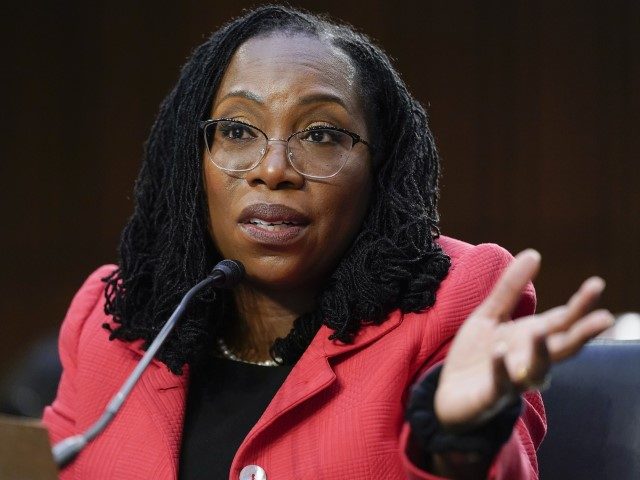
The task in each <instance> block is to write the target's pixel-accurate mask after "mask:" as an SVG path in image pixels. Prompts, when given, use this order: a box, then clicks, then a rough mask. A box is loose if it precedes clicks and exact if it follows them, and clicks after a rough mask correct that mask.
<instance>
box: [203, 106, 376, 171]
mask: <svg viewBox="0 0 640 480" xmlns="http://www.w3.org/2000/svg"><path fill="white" fill-rule="evenodd" d="M218 122H234V123H238V124H240V125H244V126H245V127H249V128H253V129H254V130H257V131H258V132H260V133H261V134H262V135H263V136H264V138H265V140H266V141H267V145H266V147H265V150H264V152H263V153H262V156H261V157H260V159H259V160H258V161H257V162H256V164H255V165H254V166H252V167H251V168H246V169H240V170H236V169H233V168H223V167H221V166H219V165H218V164H217V163H215V162H214V161H213V159H212V158H211V156H212V155H211V150H210V149H209V142H208V141H207V133H206V129H207V127H208V126H209V125H211V124H214V123H218ZM199 128H200V130H202V137H203V140H204V144H205V148H206V149H207V153H208V154H209V160H210V161H211V163H213V164H214V165H215V166H216V167H217V168H219V169H220V170H222V171H223V172H250V171H251V170H253V169H254V168H256V167H257V166H258V165H260V163H262V160H263V159H264V157H265V155H266V154H267V148H268V147H269V143H270V142H284V143H285V144H286V145H287V147H286V148H287V155H286V157H287V162H288V163H289V165H291V168H293V169H294V170H295V171H296V172H298V173H299V174H300V175H302V176H303V177H305V178H312V179H319V180H322V179H326V178H332V177H335V176H336V175H338V174H339V173H340V172H341V171H342V169H343V168H344V166H345V165H346V164H347V162H348V161H349V158H347V159H346V160H345V162H344V163H343V164H342V166H341V167H340V168H339V169H338V171H337V172H336V173H333V174H331V175H326V176H319V175H309V174H307V173H302V172H301V171H300V170H298V169H297V168H296V166H295V165H294V164H293V162H292V161H291V155H292V154H293V152H292V151H291V148H290V147H289V140H291V139H292V138H293V137H295V136H296V135H298V134H300V133H304V132H313V131H314V130H332V131H335V132H340V133H344V134H345V135H348V136H349V137H351V141H352V143H351V150H353V147H355V146H356V145H357V144H358V143H362V144H363V145H366V146H367V147H368V148H369V150H370V151H373V148H372V147H371V144H370V143H369V142H368V141H366V140H365V139H364V138H362V137H361V136H360V135H358V134H357V133H354V132H352V131H350V130H347V129H346V128H340V127H333V126H328V125H327V126H325V125H317V126H312V127H307V128H305V129H302V130H300V131H298V132H294V133H292V134H291V135H289V136H288V137H287V138H286V139H284V138H269V137H268V136H267V134H266V133H265V132H263V131H262V130H261V129H260V128H258V127H256V126H255V125H251V124H250V123H247V122H243V121H242V120H235V119H233V118H225V117H223V118H209V119H207V120H202V121H200V124H199ZM351 150H349V151H351Z"/></svg>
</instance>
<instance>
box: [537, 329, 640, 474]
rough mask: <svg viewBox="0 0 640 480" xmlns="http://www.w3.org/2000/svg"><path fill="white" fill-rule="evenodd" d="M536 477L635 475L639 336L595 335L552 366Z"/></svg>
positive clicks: (638, 469)
mask: <svg viewBox="0 0 640 480" xmlns="http://www.w3.org/2000/svg"><path fill="white" fill-rule="evenodd" d="M542 396H543V398H544V402H545V407H546V410H547V420H548V423H549V427H548V431H547V436H546V438H545V440H544V441H543V442H542V445H541V446H540V449H539V450H538V462H539V467H540V478H541V479H542V480H555V479H562V480H567V479H599V480H600V479H615V480H626V479H640V340H595V341H593V342H591V343H589V344H588V345H586V346H585V347H584V348H583V349H582V351H581V352H580V353H579V354H578V355H576V356H575V357H573V358H571V359H569V360H567V361H566V362H563V363H561V364H559V365H556V366H554V367H553V370H552V380H551V386H550V387H549V388H548V389H547V390H546V391H544V392H543V394H542Z"/></svg>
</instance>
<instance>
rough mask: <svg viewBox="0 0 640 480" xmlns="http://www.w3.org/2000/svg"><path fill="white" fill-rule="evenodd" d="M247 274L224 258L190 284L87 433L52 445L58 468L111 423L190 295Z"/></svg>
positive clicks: (224, 285) (227, 285) (225, 285)
mask: <svg viewBox="0 0 640 480" xmlns="http://www.w3.org/2000/svg"><path fill="white" fill-rule="evenodd" d="M244 274H245V270H244V266H243V265H242V263H240V262H239V261H238V260H222V261H221V262H218V264H216V266H215V267H214V268H213V270H212V271H211V273H210V274H209V276H207V278H205V279H204V280H202V281H200V282H199V283H198V284H196V285H195V286H194V287H191V289H190V290H189V291H188V292H187V293H186V294H185V296H184V297H182V300H180V303H179V304H178V306H177V307H176V309H175V310H174V311H173V313H172V314H171V316H170V317H169V320H167V322H166V323H165V324H164V326H163V327H162V330H160V333H158V336H157V337H156V338H155V339H154V340H153V342H152V343H151V345H150V346H149V348H148V349H147V351H146V352H145V354H144V355H143V356H142V359H140V362H138V365H136V368H134V370H133V372H131V375H129V378H127V380H126V381H125V382H124V383H123V384H122V387H121V388H120V390H119V391H118V393H116V394H115V395H114V396H113V398H112V399H111V401H110V402H109V403H108V404H107V407H106V408H105V410H104V413H103V414H102V416H101V417H100V418H99V419H98V420H97V421H96V422H95V423H94V424H93V425H92V426H91V427H89V428H88V429H87V430H86V431H85V432H84V433H80V434H78V435H73V436H71V437H68V438H65V439H64V440H61V441H59V442H58V443H56V444H55V445H54V446H53V448H52V449H51V453H52V455H53V460H54V461H55V463H56V465H57V466H58V468H60V469H62V468H63V467H65V466H66V465H67V464H69V463H70V462H71V461H72V460H73V459H74V458H75V457H76V455H78V453H80V452H81V451H82V449H83V448H84V447H85V446H86V445H87V444H88V443H89V442H90V441H91V440H93V439H94V438H96V437H97V436H98V435H99V434H100V432H102V431H103V430H104V429H105V428H106V427H107V425H109V423H111V421H112V420H113V418H114V417H115V415H116V414H117V413H118V411H119V410H120V408H121V407H122V404H123V403H124V401H125V400H126V399H127V397H128V396H129V394H130V393H131V390H133V387H134V386H135V384H136V383H137V382H138V380H139V379H140V377H141V376H142V374H143V373H144V371H145V370H146V368H147V366H149V363H151V360H152V359H153V357H154V355H155V354H156V352H157V351H158V349H159V348H160V347H161V346H162V344H163V343H164V341H165V339H166V338H167V336H168V335H169V333H171V330H173V327H175V325H176V323H177V321H178V320H179V318H180V317H181V316H182V314H183V313H184V311H185V309H186V307H187V304H188V303H189V301H190V300H191V298H192V297H193V296H194V295H195V294H196V293H197V292H198V291H199V290H201V289H202V288H203V287H205V286H207V285H208V284H210V283H211V284H212V286H213V287H214V288H232V287H235V286H236V285H237V284H238V283H239V282H240V281H241V280H242V278H243V277H244Z"/></svg>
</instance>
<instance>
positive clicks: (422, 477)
mask: <svg viewBox="0 0 640 480" xmlns="http://www.w3.org/2000/svg"><path fill="white" fill-rule="evenodd" d="M512 259H513V256H512V255H511V254H510V253H509V252H508V251H507V250H505V249H504V248H502V247H500V246H498V245H494V244H483V245H478V246H476V247H473V248H471V249H470V250H469V251H468V252H466V253H465V254H464V255H463V256H462V257H461V258H460V259H459V264H458V266H457V267H455V268H456V270H458V271H457V272H455V274H457V275H459V276H460V277H462V278H463V279H464V280H463V281H464V283H468V282H472V290H473V292H474V295H472V296H466V295H465V298H461V299H459V301H458V300H456V304H459V303H466V305H465V307H464V308H461V311H464V312H465V314H464V318H461V319H459V320H458V322H459V324H458V325H457V327H459V326H460V325H461V324H462V322H463V321H464V320H465V319H466V316H468V314H469V313H471V311H473V309H475V307H477V306H478V305H479V304H480V303H481V302H482V301H483V300H484V299H485V298H486V297H487V295H488V294H489V292H490V291H491V289H492V288H493V286H494V285H495V283H496V282H497V280H498V278H499V277H500V275H501V273H502V271H503V270H504V269H505V268H506V266H507V265H508V264H509V263H510V262H511V260H512ZM454 265H455V264H454ZM456 286H457V287H460V285H459V284H457V285H456ZM454 290H455V291H456V292H460V291H461V290H462V291H465V290H467V288H463V289H461V288H455V289H454ZM467 291H468V290H467ZM453 295H456V293H455V292H454V293H453ZM535 306H536V297H535V290H534V288H533V285H532V284H531V283H529V284H528V285H527V286H526V287H525V289H524V290H523V292H522V296H521V298H520V301H519V303H518V305H517V306H516V308H515V310H514V312H513V318H514V319H515V318H518V317H523V316H527V315H531V314H533V313H534V311H535ZM455 331H457V328H456V329H455ZM455 331H454V334H455ZM452 341H453V336H450V337H449V338H448V339H447V341H446V345H445V347H444V348H443V349H442V350H441V354H440V355H436V356H434V357H432V359H431V361H429V362H428V364H426V365H423V368H422V369H421V373H420V375H419V376H422V375H423V374H424V373H425V372H427V371H428V370H430V369H431V368H432V367H433V366H435V365H436V364H437V363H440V362H442V361H444V359H445V357H446V353H447V352H448V349H449V346H450V344H451V342H452ZM522 400H523V411H522V414H521V415H520V418H519V419H518V420H517V421H516V425H515V426H514V429H513V433H512V435H511V437H510V438H509V440H508V441H507V443H505V445H503V447H502V449H501V450H500V451H499V452H498V454H497V455H496V457H495V459H494V461H493V463H492V465H491V467H490V468H489V472H488V478H489V479H491V480H526V479H537V478H538V463H537V459H536V450H537V448H538V446H539V445H540V443H541V442H542V439H543V438H544V435H545V432H546V417H545V412H544V406H543V403H542V397H541V395H540V393H539V392H527V393H526V394H524V395H523V398H522ZM409 433H410V428H409V424H408V423H405V424H404V425H403V428H402V432H401V435H400V453H401V456H402V462H403V465H404V467H405V470H406V473H407V478H408V479H410V480H439V479H441V478H442V477H438V476H436V475H432V474H429V473H428V472H425V471H423V470H420V469H419V468H418V467H416V466H415V465H414V464H413V463H412V462H411V461H410V460H409V457H408V456H407V454H406V451H407V443H408V438H409Z"/></svg>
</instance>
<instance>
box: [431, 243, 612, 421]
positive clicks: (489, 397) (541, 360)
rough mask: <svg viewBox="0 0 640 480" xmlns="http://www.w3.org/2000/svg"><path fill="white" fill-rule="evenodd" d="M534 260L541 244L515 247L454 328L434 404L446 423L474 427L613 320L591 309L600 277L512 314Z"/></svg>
mask: <svg viewBox="0 0 640 480" xmlns="http://www.w3.org/2000/svg"><path fill="white" fill-rule="evenodd" d="M539 268H540V254H539V253H538V252H536V251H535V250H525V251H523V252H521V253H520V254H518V255H517V256H516V258H515V260H514V261H513V262H512V263H511V264H510V265H509V266H508V267H507V268H506V270H505V271H504V273H503V274H502V276H501V277H500V279H499V280H498V282H497V283H496V285H495V287H494V288H493V290H492V292H491V293H490V295H489V296H488V297H487V299H486V300H485V301H484V302H483V303H482V304H481V305H480V306H479V307H478V308H477V309H476V310H475V311H474V312H473V313H472V314H471V315H470V316H469V318H468V319H467V320H466V321H465V323H464V324H463V325H462V327H461V328H460V330H459V331H458V333H457V335H456V336H455V339H454V341H453V343H452V345H451V349H450V351H449V354H448V356H447V358H446V360H445V364H444V367H443V369H442V373H441V375H440V380H439V383H438V389H437V391H436V395H435V404H434V407H435V412H436V415H437V417H438V419H439V421H440V423H441V424H442V425H443V426H444V427H445V428H448V429H450V430H453V431H458V430H466V429H468V428H472V427H473V426H476V425H478V424H479V423H482V422H483V421H485V420H486V419H488V418H490V417H491V416H492V415H493V414H494V413H495V412H496V411H498V410H500V409H501V408H502V407H503V406H504V405H505V404H507V403H509V402H511V401H512V400H513V399H514V397H515V395H518V394H520V393H521V392H524V391H526V390H529V389H535V388H538V387H539V386H540V385H541V384H542V383H544V381H545V378H546V375H547V373H548V371H549V368H550V367H551V365H552V364H553V363H554V362H558V361H560V360H563V359H565V358H567V357H570V356H571V355H573V354H575V353H576V352H578V351H579V350H580V348H581V347H582V346H583V345H584V344H585V343H586V342H587V341H588V340H589V339H591V338H593V337H594V336H595V335H597V334H598V333H600V332H601V331H603V330H604V329H606V328H607V327H609V326H611V324H612V323H613V316H612V315H611V313H609V312H608V311H606V310H596V311H593V312H590V310H591V308H592V306H593V304H594V303H595V302H596V300H597V299H598V298H599V296H600V294H601V293H602V290H603V289H604V281H603V280H602V279H601V278H599V277H591V278H589V279H588V280H586V281H585V282H584V283H583V284H582V286H581V287H580V288H579V289H578V291H577V292H576V293H575V294H574V295H573V296H572V297H571V299H570V300H569V301H568V302H567V303H566V304H565V305H562V306H559V307H556V308H552V309H551V310H547V311H546V312H543V313H541V314H538V315H531V316H528V317H523V318H519V319H518V320H516V321H512V320H511V318H510V314H511V312H512V310H513V309H514V308H515V306H516V305H517V303H518V301H519V299H520V295H521V293H522V290H523V289H524V287H525V286H526V284H527V283H528V282H529V281H530V280H532V279H533V278H534V277H535V275H536V273H537V272H538V270H539ZM589 312H590V313H589Z"/></svg>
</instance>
